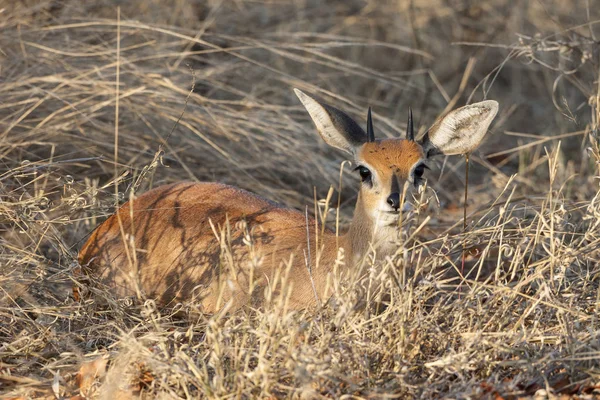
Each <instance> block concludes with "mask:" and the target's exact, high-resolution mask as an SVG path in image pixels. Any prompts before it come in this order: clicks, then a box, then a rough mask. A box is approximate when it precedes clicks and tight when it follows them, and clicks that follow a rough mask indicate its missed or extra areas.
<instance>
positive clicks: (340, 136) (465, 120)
mask: <svg viewBox="0 0 600 400" xmlns="http://www.w3.org/2000/svg"><path fill="white" fill-rule="evenodd" d="M295 92H296V95H297V96H298V98H299V99H300V101H301V102H302V104H303V105H304V107H305V108H306V110H307V111H308V113H309V114H310V116H311V118H312V120H313V121H314V124H315V125H316V127H317V130H318V132H319V134H320V135H321V137H322V138H323V140H325V142H327V143H328V144H329V145H331V146H333V147H336V148H338V149H341V150H344V151H345V152H347V153H349V154H350V155H351V156H352V158H353V162H354V163H355V164H356V166H357V167H356V170H357V171H358V174H359V175H360V179H361V181H362V183H361V185H360V190H359V194H358V199H357V201H356V208H355V211H354V218H353V219H352V222H351V224H350V228H349V229H348V232H347V233H346V234H344V235H342V236H336V234H335V233H334V232H332V231H330V230H327V229H324V230H323V231H322V232H318V231H320V230H321V229H319V230H318V231H317V230H315V228H314V227H315V221H314V220H313V219H312V218H307V217H306V216H305V214H304V213H302V212H299V211H297V210H293V209H290V208H286V207H284V206H282V205H279V204H276V203H274V202H272V201H269V200H267V199H264V198H261V197H259V196H257V195H255V194H252V193H249V192H247V191H245V190H242V189H238V188H235V187H231V186H226V185H222V184H219V183H176V184H172V185H167V186H161V187H158V188H155V189H153V190H151V191H149V192H147V193H145V194H143V195H141V196H139V197H137V198H135V199H134V200H132V201H130V202H128V203H126V204H125V205H123V206H122V207H121V208H120V210H119V211H118V212H117V213H116V214H115V215H113V216H111V217H110V218H108V219H107V220H106V221H105V222H104V223H103V224H102V225H100V226H99V227H98V228H97V229H96V230H95V231H94V232H93V234H92V235H91V237H90V238H89V240H88V241H87V243H85V245H84V246H83V248H82V249H81V252H80V254H79V262H80V264H81V265H82V266H83V267H84V270H85V271H87V272H88V273H89V274H92V275H95V276H96V277H98V278H99V280H100V281H101V282H103V283H105V284H106V285H108V287H109V288H110V289H111V290H112V291H113V293H114V294H116V295H118V296H131V295H135V294H138V295H139V294H141V295H142V296H144V297H148V298H152V299H156V300H157V301H158V302H159V304H162V305H167V304H174V303H176V302H189V301H194V302H196V303H197V304H200V306H201V309H202V310H203V311H204V312H215V311H218V310H219V309H220V308H221V307H222V306H223V305H225V304H229V310H235V309H237V308H240V307H241V306H243V305H252V306H260V305H261V304H262V303H263V302H264V300H265V294H266V293H268V291H267V290H266V289H273V287H272V286H271V285H273V284H274V282H277V280H281V278H282V276H284V275H285V274H286V273H287V275H286V276H287V278H286V280H285V282H286V288H285V290H289V292H288V294H289V296H290V297H289V303H288V304H289V306H290V308H296V309H297V308H303V307H307V306H311V305H315V304H317V303H318V301H320V300H326V299H327V298H328V297H329V296H330V295H331V290H329V287H330V285H328V280H329V278H330V277H331V275H332V274H333V271H334V265H335V264H336V261H337V262H338V263H339V261H340V260H343V265H341V266H340V265H338V266H337V267H335V268H336V270H338V271H339V270H340V269H341V270H344V271H346V272H351V271H352V269H353V268H356V266H357V264H359V262H360V260H361V258H362V257H363V256H364V255H365V254H366V253H367V252H368V251H369V250H370V249H371V248H374V249H375V250H376V254H377V256H378V257H385V256H386V255H390V254H391V253H393V252H394V251H395V250H396V248H395V246H394V245H395V241H396V239H397V236H398V216H399V212H400V201H401V195H400V192H401V188H402V187H403V186H404V182H406V181H408V182H410V183H411V184H413V185H414V186H415V187H418V186H419V185H420V184H421V183H422V181H423V172H424V171H425V168H427V160H428V159H429V158H431V157H433V156H436V155H439V154H444V155H453V154H464V153H468V152H470V151H471V150H473V149H474V148H475V147H476V146H477V145H478V144H479V142H480V140H481V139H482V137H483V136H484V135H485V133H486V131H487V129H488V127H489V125H490V123H491V122H492V119H493V118H494V117H495V115H496V113H497V111H498V103H497V102H495V101H483V102H481V103H476V104H472V105H468V106H465V107H462V108H459V109H457V110H454V111H452V112H450V113H449V114H447V115H445V116H443V117H442V118H440V119H438V120H437V122H435V124H434V125H433V126H432V127H431V129H429V131H428V132H427V133H426V134H425V136H424V137H423V138H422V139H421V140H419V141H417V140H415V137H414V133H413V126H412V116H410V115H409V123H408V128H407V137H406V139H383V140H379V139H375V136H374V133H373V125H372V121H371V113H370V110H369V113H368V119H367V132H366V133H365V131H364V130H363V129H362V128H361V127H360V126H359V125H358V124H357V123H356V122H354V120H352V118H350V117H349V116H348V115H346V114H345V113H343V112H342V111H340V110H338V109H336V108H333V107H331V106H329V105H327V104H323V103H321V102H319V101H317V100H315V99H313V98H312V97H310V96H308V95H307V94H305V93H303V92H301V91H300V90H297V89H295ZM307 226H308V227H307ZM317 236H318V237H317ZM317 240H318V242H317ZM311 247H312V251H310V248H311ZM342 249H343V250H342ZM342 253H343V256H342ZM292 254H293V256H292Z"/></svg>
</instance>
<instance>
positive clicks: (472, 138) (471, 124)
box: [421, 100, 498, 157]
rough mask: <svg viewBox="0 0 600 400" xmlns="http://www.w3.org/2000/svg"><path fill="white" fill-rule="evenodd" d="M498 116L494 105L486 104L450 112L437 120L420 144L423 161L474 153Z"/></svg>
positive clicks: (494, 103)
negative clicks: (436, 157) (440, 155)
mask: <svg viewBox="0 0 600 400" xmlns="http://www.w3.org/2000/svg"><path fill="white" fill-rule="evenodd" d="M497 113H498V102H497V101H494V100H486V101H482V102H480V103H475V104H471V105H468V106H464V107H461V108H459V109H456V110H453V111H451V112H449V113H448V114H446V115H445V116H443V117H442V118H440V119H438V120H437V121H436V122H435V123H434V124H433V126H432V127H431V128H430V129H429V132H427V134H425V136H424V137H423V139H422V140H421V146H423V151H424V152H425V154H426V156H427V157H432V156H435V155H437V154H445V155H447V156H451V155H454V154H467V153H470V152H471V151H473V150H475V149H476V148H477V146H479V143H480V142H481V139H483V136H484V135H485V133H486V132H487V129H488V128H489V126H490V124H491V123H492V120H493V119H494V117H495V116H496V114H497Z"/></svg>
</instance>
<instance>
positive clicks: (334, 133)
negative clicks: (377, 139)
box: [294, 89, 367, 154]
mask: <svg viewBox="0 0 600 400" xmlns="http://www.w3.org/2000/svg"><path fill="white" fill-rule="evenodd" d="M294 92H295V93H296V96H298V98H299V99H300V101H301V102H302V104H303V105H304V107H305V108H306V111H308V114H309V115H310V117H311V118H312V120H313V122H314V123H315V126H316V127H317V131H318V132H319V134H320V135H321V137H322V138H323V140H324V141H325V143H327V144H328V145H330V146H333V147H336V148H338V149H340V150H344V151H345V152H347V153H350V154H354V153H355V151H356V149H357V148H358V147H360V146H361V145H362V144H363V143H365V142H366V141H367V134H366V133H365V131H364V130H363V129H362V128H361V127H360V126H359V125H358V124H357V123H356V122H354V120H353V119H352V118H350V117H349V116H348V115H347V114H346V113H344V112H342V111H340V110H338V109H337V108H334V107H331V106H330V105H327V104H323V103H320V102H318V101H317V100H315V99H313V98H312V97H310V96H309V95H307V94H306V93H304V92H302V91H301V90H298V89H294Z"/></svg>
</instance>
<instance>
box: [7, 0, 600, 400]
mask: <svg viewBox="0 0 600 400" xmlns="http://www.w3.org/2000/svg"><path fill="white" fill-rule="evenodd" d="M85 3H87V2H79V1H74V0H73V1H68V0H66V1H62V2H52V1H43V0H40V1H24V2H14V3H11V4H6V5H2V6H0V29H1V30H2V35H0V57H1V58H2V63H1V71H0V73H1V79H0V93H1V96H2V102H1V104H0V122H1V128H0V160H1V164H0V196H1V201H0V243H1V246H0V268H1V270H0V393H1V394H2V395H6V396H8V397H9V398H10V397H15V398H69V397H71V396H75V395H78V394H79V395H81V396H83V397H96V398H107V399H108V398H117V396H121V398H131V397H134V396H137V395H139V394H141V395H142V396H145V397H146V398H154V397H158V398H197V397H210V398H213V397H216V398H224V397H244V398H255V397H260V398H265V397H277V398H279V397H282V398H288V397H303V398H320V397H329V398H482V397H487V398H491V397H494V396H503V397H505V398H510V396H515V397H516V396H534V395H537V396H538V397H539V398H543V397H544V396H550V395H554V394H565V395H570V394H578V395H580V396H585V395H591V394H592V393H594V391H595V390H596V389H595V387H596V384H597V382H598V372H599V367H600V365H599V362H598V359H599V356H600V354H599V353H598V340H599V338H598V321H597V307H598V302H599V299H600V298H599V296H600V291H599V290H600V288H599V286H598V282H599V280H600V269H599V264H598V259H599V251H598V249H599V246H600V234H599V232H600V222H599V221H600V192H599V191H598V182H599V181H598V175H599V168H600V148H599V146H598V121H599V117H600V114H599V111H598V104H600V83H599V80H598V62H599V61H600V60H599V59H598V54H599V53H600V48H599V46H598V39H597V37H598V36H597V35H598V28H597V25H598V24H597V21H598V20H599V19H600V15H599V14H598V10H597V9H596V8H593V7H589V4H588V3H587V2H585V1H583V2H582V4H583V5H581V6H580V7H576V8H573V7H571V6H569V7H567V6H565V3H566V2H561V1H558V0H556V1H550V2H544V3H540V2H535V3H534V2H531V3H530V2H521V3H519V6H518V7H517V6H515V5H514V2H513V1H509V0H493V1H491V2H485V3H482V4H474V3H472V2H466V1H465V2H463V1H458V2H453V4H452V5H450V4H449V3H448V2H444V1H437V0H423V1H411V2H379V1H375V0H368V1H340V2H333V3H331V4H330V3H329V2H328V4H327V6H324V4H322V3H319V2H313V1H309V2H299V1H298V2H296V1H290V2H283V3H282V2H249V1H244V0H242V1H236V2H226V1H214V2H213V1H210V2H186V1H179V0H170V1H158V0H152V1H141V0H140V1H137V0H136V1H130V2H126V3H127V4H123V6H122V9H121V16H120V20H119V19H118V18H117V6H116V3H115V2H112V1H108V0H106V1H102V2H94V3H95V4H94V5H88V4H85ZM455 3H456V4H455ZM453 43H454V45H451V44H453ZM188 65H189V67H188ZM190 69H191V70H192V71H193V74H192V73H190ZM115 85H116V86H115ZM192 86H193V89H192V90H191V88H192ZM292 86H295V87H299V88H301V89H302V90H306V91H307V92H311V93H314V94H318V95H320V96H322V97H324V98H325V99H326V100H327V101H328V102H330V103H332V104H335V105H336V106H338V107H340V108H343V109H345V110H347V111H348V112H349V113H351V114H352V115H355V116H357V117H364V114H365V110H366V109H367V106H368V105H371V106H373V110H374V111H375V115H376V121H378V124H379V126H378V127H377V130H378V132H381V135H382V136H389V137H391V136H398V135H400V132H404V130H405V125H404V118H405V115H406V110H407V109H408V106H409V105H410V106H412V108H413V110H414V112H415V126H416V127H417V128H419V129H420V130H419V133H420V134H422V133H423V132H424V130H425V129H426V128H427V126H428V125H429V124H430V123H431V122H432V121H433V120H434V118H435V117H436V116H437V114H438V113H440V112H441V111H442V110H444V109H450V108H452V107H453V106H454V105H455V104H457V105H461V104H464V103H465V102H467V101H471V100H472V101H476V100H480V99H483V98H485V97H490V98H492V97H493V98H494V99H496V100H498V101H499V102H500V104H501V106H502V109H501V113H500V114H499V117H498V120H497V121H496V122H495V124H494V125H493V126H492V132H491V135H489V137H488V139H487V141H486V142H485V143H484V144H483V146H482V148H481V150H479V151H477V152H475V153H474V154H472V155H471V158H470V160H471V176H470V178H469V180H470V181H471V186H470V188H469V201H470V203H469V204H468V209H467V228H466V230H464V232H463V230H462V219H461V214H462V213H461V211H460V206H461V205H462V196H461V193H462V189H463V183H464V175H463V171H464V168H463V167H464V160H461V159H448V160H446V161H444V162H442V163H440V165H439V168H434V171H431V173H430V174H429V181H428V187H429V188H428V189H427V190H426V191H425V192H424V193H423V196H422V197H421V198H420V199H417V200H416V201H417V202H418V203H420V204H421V207H420V208H419V209H418V210H419V215H418V217H417V218H416V219H414V220H412V221H405V222H406V223H408V224H410V226H411V230H410V231H409V233H408V235H407V236H406V237H405V238H404V240H403V242H402V245H401V246H399V249H398V252H397V254H396V256H395V257H394V258H391V259H389V260H388V261H387V262H385V263H384V264H383V265H378V266H373V265H370V264H369V263H366V264H365V265H364V268H363V270H362V271H363V274H362V275H361V276H360V277H358V278H356V280H354V281H340V282H332V283H331V284H332V285H334V287H335V290H336V291H337V293H338V295H337V296H336V297H335V299H332V300H331V301H329V302H327V303H326V304H324V307H322V308H320V309H317V310H307V311H304V312H289V311H288V310H287V309H286V296H285V293H286V291H285V282H286V280H285V279H286V276H285V271H282V274H281V276H280V279H279V280H278V281H277V282H274V283H273V284H274V285H280V286H279V287H281V288H284V290H281V291H273V292H272V293H270V295H271V301H270V307H269V308H267V309H262V310H245V311H243V312H240V313H237V314H235V315H228V314H226V313H225V312H222V313H219V314H217V315H214V316H203V315H201V314H198V313H197V312H195V310H193V309H190V308H181V307H178V308H175V309H173V310H158V309H157V308H156V306H155V305H154V304H153V303H152V302H151V301H146V302H140V301H138V300H137V299H133V300H131V299H130V300H118V299H115V298H113V296H112V295H111V292H110V288H102V287H99V286H96V285H94V284H93V282H89V281H87V280H84V279H82V278H80V277H78V276H77V274H76V273H75V271H76V269H77V264H76V261H75V259H76V252H77V250H78V248H79V246H80V245H81V243H82V240H84V238H85V237H86V235H87V234H89V233H90V232H91V230H92V229H93V228H94V227H95V226H96V225H97V224H98V223H99V222H100V221H102V220H103V218H105V217H106V216H107V215H110V214H111V213H112V212H113V211H114V206H115V203H122V202H123V201H125V200H126V199H127V198H129V196H130V195H131V193H132V192H135V193H139V192H143V191H145V190H147V189H148V188H150V187H153V186H156V185H158V184H162V183H166V182H173V181H178V180H185V179H189V180H220V181H222V182H226V183H231V184H235V185H238V186H241V187H243V188H246V189H250V190H252V191H254V192H257V193H259V194H261V195H264V196H265V197H268V198H271V199H275V200H277V201H281V202H283V203H285V204H287V205H289V206H292V207H296V208H297V209H301V210H305V207H307V206H308V212H310V213H314V214H318V215H319V216H320V217H321V220H326V221H327V223H328V224H329V226H330V227H332V228H334V227H336V229H337V225H338V222H337V221H338V220H339V229H343V228H344V221H347V220H348V216H349V215H350V214H351V212H352V209H351V204H353V196H354V193H355V191H354V189H353V188H354V187H355V185H356V184H357V179H356V177H354V176H353V175H351V174H349V173H345V174H340V162H341V161H342V157H341V154H339V153H336V152H334V151H332V150H329V149H327V148H325V147H324V146H323V145H322V144H321V143H320V140H319V139H318V138H317V135H316V134H315V132H313V129H312V126H311V125H310V123H309V121H308V120H307V117H306V115H305V114H304V112H303V110H302V108H301V106H300V104H298V103H297V101H295V99H294V96H293V93H292V91H291V89H290V88H291V87H292ZM190 90H191V92H190ZM115 110H118V115H115ZM184 111H185V112H184ZM116 129H118V146H117V141H116ZM169 132H172V134H171V135H170V136H169ZM167 139H168V140H167ZM346 169H347V170H348V168H346ZM314 186H316V191H314V192H313V187H314ZM330 187H334V188H335V190H336V191H337V193H335V192H333V191H329V190H330ZM338 196H339V197H338ZM315 199H316V200H317V201H315ZM321 199H329V200H333V201H329V204H326V203H327V202H326V201H322V200H321ZM313 207H314V210H315V211H313ZM223 240H224V246H223V248H224V257H225V256H226V255H227V251H226V250H227V246H226V242H227V237H226V235H224V236H223ZM463 249H465V251H466V255H465V265H464V272H463V271H462V265H461V259H462V257H461V256H462V254H463ZM73 284H75V285H76V286H77V287H79V288H81V289H82V290H84V291H88V292H91V293H92V296H91V297H89V299H88V300H85V301H83V302H76V301H74V299H73V297H72V294H71V287H72V285H73ZM458 287H460V288H461V289H460V290H457V288H458ZM278 293H279V294H278ZM268 295H269V294H268ZM381 300H385V304H386V306H385V307H380V306H381V305H382V304H380V302H381Z"/></svg>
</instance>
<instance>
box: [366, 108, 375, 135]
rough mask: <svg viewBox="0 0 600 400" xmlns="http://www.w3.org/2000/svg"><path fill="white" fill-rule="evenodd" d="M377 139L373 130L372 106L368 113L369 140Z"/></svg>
mask: <svg viewBox="0 0 600 400" xmlns="http://www.w3.org/2000/svg"><path fill="white" fill-rule="evenodd" d="M374 141H375V132H374V131H373V119H372V118H371V107H369V112H368V113H367V142H374Z"/></svg>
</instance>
